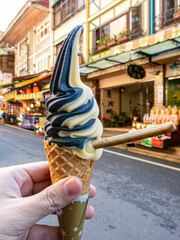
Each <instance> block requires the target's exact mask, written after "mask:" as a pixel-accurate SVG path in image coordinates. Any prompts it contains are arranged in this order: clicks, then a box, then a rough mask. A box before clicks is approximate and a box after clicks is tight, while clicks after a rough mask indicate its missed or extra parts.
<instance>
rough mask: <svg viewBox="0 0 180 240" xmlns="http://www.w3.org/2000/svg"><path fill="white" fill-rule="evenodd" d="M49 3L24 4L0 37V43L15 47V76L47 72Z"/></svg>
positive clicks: (49, 58)
mask: <svg viewBox="0 0 180 240" xmlns="http://www.w3.org/2000/svg"><path fill="white" fill-rule="evenodd" d="M50 21H51V17H50V12H49V1H48V0H41V1H27V2H26V4H25V5H24V6H23V7H22V9H21V10H20V11H19V12H18V14H17V15H16V16H15V18H14V19H13V21H12V22H11V23H10V25H9V26H8V28H7V30H6V31H5V32H4V33H3V34H2V36H1V38H0V43H1V45H2V44H6V45H7V44H8V46H9V47H11V46H14V47H15V76H23V75H28V74H33V73H38V72H41V71H43V70H48V69H50V68H51V66H52V63H51V61H52V59H51V44H50V42H51V27H50V25H51V22H50Z"/></svg>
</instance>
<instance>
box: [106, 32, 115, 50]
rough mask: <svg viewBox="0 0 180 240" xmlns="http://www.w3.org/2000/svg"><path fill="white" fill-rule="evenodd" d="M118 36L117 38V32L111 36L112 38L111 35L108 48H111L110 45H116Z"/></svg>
mask: <svg viewBox="0 0 180 240" xmlns="http://www.w3.org/2000/svg"><path fill="white" fill-rule="evenodd" d="M116 38H117V37H116V35H115V34H114V35H113V37H111V38H110V36H109V41H107V47H108V48H110V47H112V46H114V45H116V44H117V41H116Z"/></svg>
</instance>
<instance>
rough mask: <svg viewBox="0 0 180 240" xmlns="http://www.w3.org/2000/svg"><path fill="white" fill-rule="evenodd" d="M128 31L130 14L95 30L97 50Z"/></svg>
mask: <svg viewBox="0 0 180 240" xmlns="http://www.w3.org/2000/svg"><path fill="white" fill-rule="evenodd" d="M127 29H128V13H126V14H124V15H122V16H120V17H119V18H117V19H115V20H113V21H111V22H110V23H108V24H106V25H105V26H103V27H100V28H98V29H96V30H95V44H94V45H95V48H96V47H97V46H98V45H101V44H103V42H105V41H109V40H110V39H111V38H114V36H116V37H117V36H119V35H120V34H121V33H123V32H125V31H127Z"/></svg>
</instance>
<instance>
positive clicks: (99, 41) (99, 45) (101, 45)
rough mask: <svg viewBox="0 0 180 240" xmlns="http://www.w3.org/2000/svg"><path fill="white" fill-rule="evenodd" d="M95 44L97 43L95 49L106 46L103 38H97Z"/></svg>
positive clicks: (98, 49) (101, 48)
mask: <svg viewBox="0 0 180 240" xmlns="http://www.w3.org/2000/svg"><path fill="white" fill-rule="evenodd" d="M96 44H97V51H102V50H104V49H106V48H107V45H106V41H105V40H104V39H102V40H100V39H99V40H97V41H96Z"/></svg>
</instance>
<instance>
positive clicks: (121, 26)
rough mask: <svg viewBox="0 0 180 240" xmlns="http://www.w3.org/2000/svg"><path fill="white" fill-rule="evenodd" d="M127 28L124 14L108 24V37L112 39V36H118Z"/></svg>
mask: <svg viewBox="0 0 180 240" xmlns="http://www.w3.org/2000/svg"><path fill="white" fill-rule="evenodd" d="M127 28H128V22H127V14H124V15H123V16H121V17H119V18H118V19H116V20H114V21H112V22H111V23H110V37H113V35H118V34H120V33H122V32H124V31H125V30H127Z"/></svg>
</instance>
